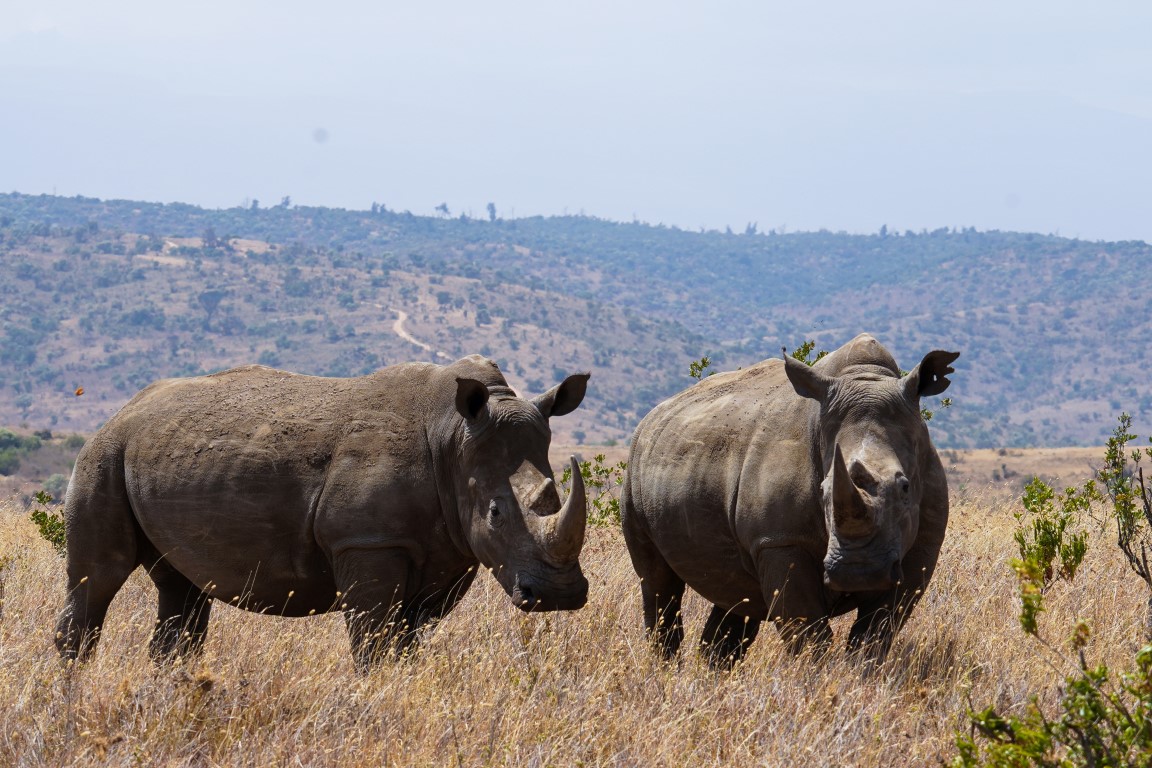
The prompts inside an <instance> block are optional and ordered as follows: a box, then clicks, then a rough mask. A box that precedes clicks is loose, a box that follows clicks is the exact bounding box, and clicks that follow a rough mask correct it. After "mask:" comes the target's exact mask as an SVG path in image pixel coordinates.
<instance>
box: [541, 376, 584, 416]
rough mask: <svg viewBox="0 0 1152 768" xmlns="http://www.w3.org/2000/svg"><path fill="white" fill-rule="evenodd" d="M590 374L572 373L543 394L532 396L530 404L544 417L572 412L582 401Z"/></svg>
mask: <svg viewBox="0 0 1152 768" xmlns="http://www.w3.org/2000/svg"><path fill="white" fill-rule="evenodd" d="M591 376H592V374H591V373H574V374H572V375H571V376H569V377H568V378H566V379H564V381H562V382H560V383H559V384H557V385H556V386H554V387H552V389H550V390H548V391H547V392H545V393H544V394H542V395H537V396H536V397H534V398H533V399H532V404H533V405H535V406H536V409H537V410H539V411H540V414H541V415H542V416H543V417H544V418H546V419H548V418H551V417H553V416H563V415H565V414H568V413H572V411H574V410H576V408H577V407H578V406H579V405H580V403H581V402H583V400H584V394H585V393H586V392H587V391H588V379H589V378H590V377H591Z"/></svg>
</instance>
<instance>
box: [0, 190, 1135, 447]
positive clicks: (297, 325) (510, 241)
mask: <svg viewBox="0 0 1152 768" xmlns="http://www.w3.org/2000/svg"><path fill="white" fill-rule="evenodd" d="M0 263H2V264H3V267H4V275H5V278H6V279H5V280H4V281H3V284H2V285H0V377H2V380H3V383H2V387H3V388H2V390H0V391H3V393H4V395H3V397H2V398H0V424H9V425H18V424H26V425H28V426H29V427H30V428H53V429H58V430H75V431H88V430H91V429H93V428H95V427H96V426H97V425H98V424H99V423H101V422H102V421H103V420H105V419H106V418H107V417H108V416H109V415H111V413H113V412H114V411H115V409H116V408H118V407H119V406H120V405H122V404H123V403H124V402H125V401H126V400H127V399H128V398H129V397H130V396H131V395H132V394H133V393H134V392H135V391H136V390H137V389H139V388H140V387H142V386H144V385H145V384H147V383H148V382H149V381H151V380H153V379H156V378H160V377H164V376H177V375H180V376H183V375H193V374H197V373H200V372H206V371H211V370H216V369H220V368H223V367H228V366H232V365H237V364H241V363H248V362H261V363H265V364H268V365H274V366H279V367H284V368H289V369H292V370H297V371H301V372H306V373H315V374H321V375H339V376H345V375H355V374H359V373H363V372H366V371H369V370H373V369H375V368H377V367H379V366H381V365H386V364H390V363H393V362H400V361H405V360H418V359H423V360H440V361H442V360H445V359H455V358H456V357H459V356H462V355H464V354H469V353H473V352H480V353H483V354H486V355H489V356H491V357H493V358H494V359H496V360H497V361H498V362H499V363H500V366H501V368H502V369H503V370H505V371H506V372H507V374H508V377H509V379H510V381H511V382H512V384H513V386H515V387H516V388H517V389H520V390H524V391H525V392H526V393H527V394H535V393H537V392H540V391H542V390H543V389H545V388H547V387H549V386H551V385H552V384H554V383H555V382H556V381H558V380H559V378H560V377H562V376H563V375H565V374H566V373H568V372H572V371H575V370H591V371H592V373H593V378H592V383H591V388H590V392H589V396H588V399H587V400H586V401H585V405H584V407H582V408H581V409H580V410H579V411H577V412H576V413H575V414H573V415H571V416H568V417H565V418H564V419H558V420H557V421H556V422H555V423H554V424H553V427H554V429H555V430H556V432H557V433H558V439H561V440H564V441H571V442H584V441H586V442H597V443H600V442H611V441H624V440H626V439H627V437H628V435H629V434H630V433H631V430H632V428H633V427H634V426H635V424H636V422H637V421H638V419H639V418H640V417H641V416H642V415H643V414H644V413H645V412H646V411H647V410H648V409H649V408H650V407H651V406H652V405H654V404H655V403H656V402H658V401H659V400H660V399H662V398H664V397H666V396H668V395H669V394H671V393H673V392H675V391H677V390H679V389H681V388H683V387H685V386H687V385H688V384H690V383H691V382H692V380H691V378H689V376H688V374H687V372H688V363H689V362H690V361H692V360H695V359H697V358H699V357H701V356H702V355H709V356H711V357H712V359H713V361H714V365H715V367H717V368H720V369H725V368H735V367H737V366H740V365H744V364H748V363H750V362H752V361H755V360H759V359H763V358H765V357H768V356H772V355H778V354H780V347H781V346H782V345H784V346H788V347H789V348H791V347H793V346H795V345H797V344H799V343H800V342H802V341H804V340H805V339H813V340H815V341H816V342H817V344H818V346H820V347H822V348H826V349H831V348H834V347H835V346H838V345H839V344H840V343H843V342H844V341H846V340H847V339H849V338H851V337H852V336H854V335H855V334H856V333H857V332H859V331H864V330H867V331H870V332H872V333H874V334H875V335H876V336H877V337H878V338H880V340H881V341H882V342H884V343H885V344H886V345H887V346H889V348H890V349H892V351H893V353H894V354H895V355H896V357H897V360H899V361H900V363H901V365H902V366H903V367H905V368H911V367H912V366H913V365H915V364H916V362H917V361H918V360H919V359H920V357H921V356H922V355H923V354H924V353H925V352H927V351H928V350H930V349H933V348H945V349H956V350H959V351H961V353H962V356H961V358H960V360H959V361H958V363H957V369H958V370H957V373H956V375H955V377H954V382H955V384H954V386H953V387H952V389H950V390H949V392H948V393H947V394H948V395H949V396H950V397H951V398H952V399H953V401H954V405H953V406H952V407H951V408H948V409H945V410H937V412H936V417H935V419H934V420H933V422H932V426H933V432H934V435H935V437H936V439H937V441H938V442H939V443H940V444H941V445H943V446H946V447H956V448H963V447H968V448H976V447H983V448H988V447H1002V446H1007V447H1024V446H1060V445H1092V444H1100V443H1102V442H1103V441H1104V439H1105V438H1106V436H1107V435H1108V434H1109V433H1110V432H1111V429H1112V426H1113V424H1114V423H1115V422H1114V416H1115V415H1116V414H1118V413H1119V412H1120V411H1121V410H1127V411H1129V412H1130V413H1133V414H1134V415H1135V421H1136V426H1137V427H1138V428H1139V429H1140V430H1142V431H1141V432H1140V434H1147V432H1148V422H1149V420H1150V419H1152V377H1150V376H1149V375H1148V363H1147V358H1146V353H1145V350H1146V349H1147V339H1149V338H1152V320H1150V319H1149V316H1148V313H1147V302H1148V294H1149V290H1148V285H1149V284H1150V283H1152V281H1149V279H1148V272H1149V269H1150V268H1152V247H1150V246H1149V245H1148V244H1146V243H1142V242H1125V243H1101V242H1097V243H1092V242H1085V241H1080V240H1071V239H1067V238H1060V237H1056V236H1048V235H1036V234H1020V233H1009V232H977V231H975V230H971V229H967V230H948V229H941V230H936V231H933V232H919V233H915V232H904V233H894V232H888V231H887V230H886V229H884V228H881V230H880V231H879V232H877V233H876V234H873V235H848V234H844V233H832V232H814V233H787V234H786V233H780V232H767V233H761V232H759V231H757V230H756V228H755V227H754V226H753V225H750V226H749V227H748V228H747V229H746V231H744V232H743V233H731V232H716V231H706V232H689V231H684V230H679V229H676V228H672V227H665V226H662V225H649V224H644V223H640V222H633V223H617V222H609V221H603V220H599V219H594V218H589V217H554V218H528V219H510V220H503V219H499V218H493V219H491V220H489V219H485V220H478V219H470V218H467V217H459V218H449V217H428V216H416V215H413V214H411V213H409V212H395V211H389V210H387V209H386V208H385V207H384V206H380V205H377V204H373V205H372V207H371V209H369V210H364V211H350V210H342V209H328V208H311V207H297V206H292V205H291V204H290V202H289V201H288V200H285V201H284V202H283V203H282V204H281V205H279V206H276V207H272V208H260V207H258V206H257V205H252V206H249V207H244V208H230V209H222V210H207V209H202V208H197V207H194V206H189V205H183V204H168V205H161V204H155V203H144V202H135V201H101V200H94V199H90V198H63V197H54V196H28V195H21V194H17V193H12V194H6V195H5V194H0ZM78 387H83V388H84V394H83V395H82V396H77V395H76V394H75V392H76V390H77V388H78ZM928 405H929V406H931V405H932V404H931V403H929V404H928Z"/></svg>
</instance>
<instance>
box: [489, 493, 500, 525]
mask: <svg viewBox="0 0 1152 768" xmlns="http://www.w3.org/2000/svg"><path fill="white" fill-rule="evenodd" d="M503 522H504V516H503V515H501V514H500V505H499V504H497V503H496V499H492V501H490V502H488V525H490V526H492V527H493V528H495V527H497V526H499V525H501V524H502V523H503Z"/></svg>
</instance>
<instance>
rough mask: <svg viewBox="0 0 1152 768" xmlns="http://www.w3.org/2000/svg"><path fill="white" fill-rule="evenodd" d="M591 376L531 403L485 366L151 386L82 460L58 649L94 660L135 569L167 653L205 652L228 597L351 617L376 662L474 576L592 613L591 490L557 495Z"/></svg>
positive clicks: (355, 640) (71, 503)
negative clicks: (557, 470)
mask: <svg viewBox="0 0 1152 768" xmlns="http://www.w3.org/2000/svg"><path fill="white" fill-rule="evenodd" d="M587 380H588V376H587V374H578V375H574V376H570V377H568V378H567V379H565V381H564V382H563V383H562V384H560V385H558V386H557V387H555V388H553V389H552V390H550V391H549V392H547V393H545V394H543V395H540V396H539V397H537V398H536V399H535V400H524V399H521V398H519V397H517V396H516V394H515V393H514V392H513V391H512V390H511V389H510V388H509V387H508V384H507V382H506V381H505V380H504V377H503V376H502V375H501V373H500V371H499V369H498V368H497V367H496V365H495V363H493V362H491V361H489V360H485V359H484V358H481V357H478V356H472V357H468V358H464V359H463V360H459V361H457V362H455V363H453V364H451V365H448V366H443V367H442V366H437V365H431V364H423V363H412V364H406V365H397V366H393V367H390V368H384V369H382V370H380V371H377V372H376V373H373V374H371V375H368V376H363V377H360V378H352V379H335V378H319V377H313V376H301V375H297V374H292V373H286V372H283V371H277V370H273V369H270V368H265V367H262V366H251V367H246V368H237V369H234V370H230V371H224V372H222V373H217V374H213V375H211V376H203V377H199V378H192V379H171V380H165V381H159V382H157V383H155V384H152V385H151V386H149V387H148V388H146V389H144V390H143V391H142V392H140V393H139V394H138V395H136V397H135V398H133V399H132V401H131V402H129V403H128V404H127V405H126V406H124V408H123V409H122V410H121V411H120V412H119V413H117V414H116V415H115V416H114V417H113V418H112V419H111V420H110V421H109V422H108V423H107V424H106V425H105V426H104V427H103V428H102V429H101V430H100V431H99V432H98V433H97V434H96V435H95V436H94V437H93V438H92V439H91V440H90V441H89V442H88V443H87V444H86V445H85V446H84V448H83V450H81V452H80V455H79V457H78V458H77V460H76V467H75V471H74V473H73V476H72V483H71V485H70V486H69V490H68V497H67V502H66V511H65V517H66V521H67V532H68V601H67V604H66V607H65V610H64V612H63V614H62V616H61V618H60V622H59V627H58V633H57V646H58V647H59V649H60V652H61V653H62V654H63V655H64V656H65V657H66V658H73V657H76V656H83V655H84V654H85V653H87V652H88V651H89V650H90V648H91V645H92V644H93V642H94V641H95V639H96V637H97V633H98V630H99V628H100V626H101V624H102V623H103V621H104V615H105V612H106V610H107V608H108V604H109V602H110V601H111V600H112V598H113V596H114V595H115V594H116V592H117V590H119V589H120V587H121V585H122V584H123V583H124V580H125V579H126V578H127V577H128V575H129V574H130V573H131V572H132V571H133V570H134V569H135V568H136V567H138V566H143V567H144V568H146V569H147V570H148V573H149V575H150V576H151V577H152V579H153V580H154V581H155V583H156V585H157V587H158V589H159V601H160V607H159V616H158V624H157V628H156V632H155V634H154V636H153V640H152V652H153V653H154V654H155V655H156V656H158V657H164V656H171V655H173V654H180V653H186V652H189V651H192V650H195V649H196V648H197V647H199V644H200V643H201V642H202V640H203V635H204V630H205V628H206V626H207V622H208V612H209V608H210V604H211V602H212V600H221V601H224V602H227V603H230V604H234V605H238V606H240V607H243V608H247V609H249V610H254V611H263V612H267V613H272V614H278V615H284V616H304V615H309V614H312V613H323V612H326V611H330V610H343V611H344V614H345V617H346V619H347V620H348V627H349V633H350V636H351V640H352V647H353V651H354V653H355V656H356V659H357V661H358V663H359V664H360V665H361V666H364V665H367V664H369V663H370V662H371V661H372V660H373V659H374V658H375V657H376V656H377V655H378V654H379V653H380V651H381V650H382V649H383V648H384V647H386V646H387V644H389V643H394V644H398V645H399V646H400V647H404V646H406V645H407V644H408V643H410V642H411V641H412V639H413V638H414V637H415V635H414V633H415V630H417V629H418V628H419V627H420V626H421V625H423V624H425V623H426V622H428V621H429V620H431V619H435V618H438V617H440V616H443V615H444V614H445V613H447V612H448V611H449V610H451V608H452V606H453V605H454V604H455V603H456V602H457V601H458V600H459V599H460V597H461V596H462V595H463V594H464V592H465V591H467V589H468V587H469V585H470V584H471V582H472V579H473V578H474V576H475V574H476V570H477V567H478V566H480V565H483V566H485V567H487V568H490V569H492V571H493V573H494V575H495V576H496V578H497V579H498V580H499V582H500V584H501V586H503V588H504V589H505V590H506V591H507V592H508V594H509V595H510V596H511V597H512V599H513V600H514V601H515V603H516V604H517V605H519V606H520V607H521V608H523V609H525V610H534V611H538V610H558V609H576V608H580V607H581V606H583V605H584V602H585V599H586V595H587V588H588V584H587V581H586V580H585V578H584V576H583V574H582V573H581V571H580V566H579V563H578V555H579V552H580V548H581V545H582V544H583V539H584V524H585V506H584V489H583V486H582V485H580V484H579V482H577V483H576V486H575V487H574V488H573V492H572V494H571V496H570V498H569V499H568V502H567V503H565V504H563V505H562V504H561V501H560V497H559V494H558V492H557V489H556V484H555V482H554V479H553V475H552V471H551V469H550V467H549V464H548V444H549V440H550V437H551V432H550V430H549V427H548V418H549V417H550V416H558V415H563V414H565V413H568V412H570V411H572V410H573V409H574V408H576V407H577V406H578V405H579V404H580V401H581V400H582V399H583V397H584V392H585V388H586V385H587ZM575 476H576V477H577V479H578V476H579V472H576V473H575Z"/></svg>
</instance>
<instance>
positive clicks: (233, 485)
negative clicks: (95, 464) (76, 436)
mask: <svg viewBox="0 0 1152 768" xmlns="http://www.w3.org/2000/svg"><path fill="white" fill-rule="evenodd" d="M434 369H435V366H425V365H404V366H395V367H393V368H388V369H383V370H382V371H378V372H377V373H375V374H372V375H370V376H365V377H360V378H353V379H332V378H320V377H312V376H302V375H298V374H291V373H285V372H283V371H276V370H272V369H268V368H264V367H260V366H252V367H247V368H240V369H233V370H229V371H224V372H221V373H219V374H213V375H210V376H204V377H198V378H193V379H184V380H166V381H161V382H157V383H156V384H153V385H152V386H150V387H148V388H147V389H145V390H144V391H142V392H141V393H140V394H139V395H138V396H137V397H136V398H134V399H133V400H132V401H131V402H130V403H129V404H128V405H126V406H125V407H124V408H123V409H122V410H121V411H120V413H118V414H117V415H116V416H115V417H114V418H113V419H112V420H110V421H109V423H108V424H107V425H106V426H105V428H104V429H103V430H102V434H101V442H102V444H103V445H105V446H107V447H110V448H112V449H113V450H115V451H118V452H119V454H120V456H122V462H123V463H122V467H123V475H124V483H125V487H126V492H127V496H128V500H129V503H130V505H131V509H132V512H133V514H134V516H135V518H136V520H137V522H138V524H139V526H140V528H141V530H142V531H143V532H144V534H145V536H146V537H147V539H148V540H149V542H150V543H151V544H152V546H154V547H155V548H156V550H157V551H158V553H160V554H163V555H164V556H165V557H166V558H167V559H168V561H169V562H170V563H171V564H172V565H173V566H175V567H176V568H177V570H179V571H181V572H182V573H183V574H184V575H185V576H186V577H188V578H189V579H190V580H192V581H193V582H194V583H197V584H200V585H204V584H207V583H213V584H215V585H217V589H218V592H217V594H219V595H221V596H223V597H224V598H225V599H228V598H230V597H231V596H232V595H231V594H229V593H239V592H240V591H245V592H247V593H248V594H249V596H250V597H251V598H253V599H254V600H256V601H257V602H260V598H261V597H263V594H262V593H263V592H265V591H266V592H268V593H269V595H268V598H269V599H270V600H283V596H284V594H286V592H287V589H297V590H298V589H299V585H302V584H305V583H309V582H310V583H313V584H316V585H319V587H320V590H319V591H320V592H321V593H323V594H325V595H330V594H331V589H329V587H330V583H329V582H330V581H331V574H330V573H329V566H328V559H327V557H326V555H325V553H324V552H323V551H322V548H321V546H320V545H319V543H318V541H317V536H316V531H315V529H314V526H315V521H316V516H317V513H318V510H319V509H320V507H321V503H322V500H323V499H324V496H325V487H326V484H327V480H328V476H329V473H330V470H331V468H332V467H333V466H334V464H335V465H340V466H344V467H345V468H347V467H348V465H349V464H353V465H356V466H357V467H358V466H363V467H365V468H369V469H370V468H371V467H374V466H375V467H379V470H378V471H377V472H375V473H371V472H369V473H367V475H366V476H365V477H363V478H362V480H361V484H367V485H371V484H373V483H376V484H379V485H381V486H390V487H387V488H386V489H385V491H386V492H391V494H392V495H393V496H395V495H396V494H397V493H398V492H400V491H399V489H398V488H397V487H396V486H397V485H398V484H411V483H415V484H417V485H419V484H421V483H423V484H424V485H428V484H429V483H430V482H431V480H430V474H431V470H430V469H429V468H426V466H425V465H426V464H427V455H428V448H427V445H426V442H427V441H426V438H425V435H426V433H427V430H426V429H425V422H426V419H427V416H426V414H427V413H429V412H430V411H434V410H435V404H434V402H433V401H434V400H436V399H437V397H436V395H437V388H436V387H435V386H433V385H432V384H431V382H432V380H433V378H434V373H435V370H434ZM441 399H442V398H441ZM105 463H107V462H105ZM412 467H418V469H417V470H416V471H414V472H406V471H405V470H407V469H410V468H412ZM355 468H356V467H353V470H355ZM347 485H348V483H345V486H347ZM341 493H342V494H343V496H340V494H337V497H336V498H331V499H330V500H329V503H331V504H333V505H336V506H340V505H341V504H346V503H347V502H348V501H349V499H348V498H347V497H348V496H349V495H351V494H353V493H355V494H356V496H357V498H358V500H361V501H362V500H364V499H365V498H370V497H372V496H373V494H372V492H371V489H365V488H352V489H349V488H348V487H344V488H343V489H342V490H341ZM429 493H430V495H431V496H433V497H434V496H435V489H434V488H432V489H430V491H429ZM353 511H354V510H353ZM362 518H363V516H361V519H359V520H357V523H358V524H360V525H365V524H367V525H371V524H372V521H371V520H364V519H362ZM387 520H388V521H389V522H393V523H394V522H395V518H387ZM419 524H420V522H419V521H412V520H409V521H404V526H403V527H410V526H412V525H419ZM426 525H427V524H426V523H425V526H426ZM254 563H255V564H258V566H256V569H257V575H256V576H255V577H254V576H253V570H254ZM293 585H296V586H293ZM325 599H326V600H330V599H331V598H330V597H326V598H325ZM323 607H327V606H323ZM318 609H319V608H318Z"/></svg>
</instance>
